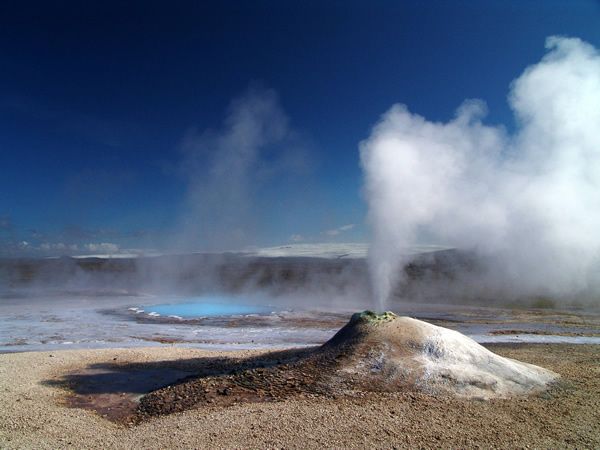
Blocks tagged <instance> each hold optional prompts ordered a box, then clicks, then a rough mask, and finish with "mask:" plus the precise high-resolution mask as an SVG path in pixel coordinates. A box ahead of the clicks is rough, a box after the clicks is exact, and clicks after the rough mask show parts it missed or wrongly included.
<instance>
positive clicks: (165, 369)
mask: <svg viewBox="0 0 600 450" xmlns="http://www.w3.org/2000/svg"><path fill="white" fill-rule="evenodd" d="M313 351H314V348H308V349H291V350H282V351H274V352H267V353H265V354H261V355H257V356H253V357H249V358H232V357H227V358H222V357H202V358H188V359H181V360H174V361H171V360H169V361H152V362H139V363H138V362H119V361H116V360H115V361H112V362H103V363H97V364H90V365H89V366H87V367H86V368H84V369H82V370H78V371H75V372H71V373H67V374H65V375H63V376H62V377H61V378H58V379H50V380H45V381H43V382H42V384H44V385H46V386H52V387H58V388H61V389H65V390H67V391H68V394H67V396H66V397H65V398H64V404H65V406H68V407H74V408H83V409H87V410H91V411H95V412H96V413H98V414H99V415H101V416H102V417H104V418H106V419H108V420H111V421H115V422H120V423H133V415H134V413H135V410H136V408H137V406H138V402H139V399H140V398H141V397H142V396H143V395H144V394H147V393H149V392H152V391H155V390H157V389H160V388H163V387H166V386H170V385H171V386H172V385H177V384H180V383H184V382H186V381H188V380H190V379H196V378H203V377H218V376H221V375H234V374H236V373H239V372H243V371H245V370H248V369H253V368H259V367H264V368H267V367H273V366H277V365H280V364H289V363H293V362H294V361H297V360H299V359H300V358H302V357H304V356H306V355H308V354H310V353H312V352H313Z"/></svg>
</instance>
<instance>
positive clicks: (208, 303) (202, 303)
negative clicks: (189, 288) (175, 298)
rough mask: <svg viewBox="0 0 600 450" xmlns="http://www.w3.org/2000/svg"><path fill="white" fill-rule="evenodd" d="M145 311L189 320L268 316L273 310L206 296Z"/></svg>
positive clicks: (232, 299) (155, 306) (149, 307)
mask: <svg viewBox="0 0 600 450" xmlns="http://www.w3.org/2000/svg"><path fill="white" fill-rule="evenodd" d="M145 310H146V311H147V312H156V313H158V314H160V315H163V316H179V317H184V318H190V317H216V316H238V315H246V314H269V313H270V312H272V311H273V308H272V307H267V306H261V305H250V304H244V303H240V299H238V298H235V297H224V296H207V297H197V298H194V299H186V301H185V302H182V303H166V304H161V305H151V306H148V307H146V308H145Z"/></svg>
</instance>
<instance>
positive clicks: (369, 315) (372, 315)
mask: <svg viewBox="0 0 600 450" xmlns="http://www.w3.org/2000/svg"><path fill="white" fill-rule="evenodd" d="M396 317H398V316H397V315H396V314H394V313H393V312H391V311H385V312H383V313H380V314H377V313H376V312H374V311H371V310H368V309H367V310H365V311H363V312H359V313H354V314H352V318H351V319H350V322H355V321H358V320H364V321H366V322H368V323H371V324H378V323H384V322H391V321H392V320H394V319H395V318H396Z"/></svg>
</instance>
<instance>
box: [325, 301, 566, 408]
mask: <svg viewBox="0 0 600 450" xmlns="http://www.w3.org/2000/svg"><path fill="white" fill-rule="evenodd" d="M319 353H321V354H322V356H327V357H332V358H333V359H334V360H335V361H336V368H335V371H334V373H332V374H331V375H334V376H332V377H331V379H330V381H332V382H335V383H338V384H340V385H345V386H347V387H348V388H351V389H365V390H376V391H401V390H418V391H423V392H426V393H431V394H451V395H457V396H461V397H479V398H492V397H506V396H510V395H520V394H529V393H532V392H537V391H541V390H544V389H546V388H547V386H548V385H549V383H551V382H552V381H554V380H556V379H557V378H558V375H557V374H555V373H554V372H551V371H549V370H546V369H543V368H541V367H537V366H534V365H531V364H526V363H522V362H519V361H515V360H512V359H509V358H503V357H501V356H499V355H496V354H495V353H492V352H490V351H489V350H487V349H486V348H485V347H483V346H481V345H479V344H478V343H477V342H475V341H473V340H472V339H470V338H468V337H467V336H465V335H463V334H461V333H459V332H457V331H453V330H449V329H447V328H442V327H438V326H435V325H431V324H429V323H426V322H423V321H420V320H417V319H412V318H409V317H398V316H396V315H395V314H393V313H390V312H386V313H383V314H375V313H373V312H370V311H365V312H363V313H357V314H354V315H353V316H352V319H351V320H350V322H349V323H348V324H347V325H346V326H344V327H343V328H342V329H341V330H340V331H339V332H338V333H337V334H336V335H335V336H334V337H333V338H332V339H331V340H330V341H328V342H327V343H326V344H324V345H323V346H322V348H321V350H320V352H319Z"/></svg>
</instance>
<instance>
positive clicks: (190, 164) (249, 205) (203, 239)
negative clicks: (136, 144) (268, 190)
mask: <svg viewBox="0 0 600 450" xmlns="http://www.w3.org/2000/svg"><path fill="white" fill-rule="evenodd" d="M183 151H184V163H183V169H184V172H185V174H186V176H187V178H188V181H189V188H188V195H187V206H188V207H187V210H186V211H185V215H184V217H185V221H184V222H185V223H184V224H183V226H182V228H183V230H182V232H181V233H179V234H180V236H179V240H180V241H181V242H180V243H179V246H180V247H183V248H185V249H189V248H199V249H202V250H230V249H240V248H242V247H243V246H244V245H246V244H248V243H254V241H253V238H255V237H256V236H255V235H256V227H257V226H258V225H259V224H258V223H257V220H258V219H257V215H256V214H254V213H253V210H254V209H255V208H256V201H255V200H256V198H257V197H259V195H258V191H259V189H260V187H261V185H263V184H265V182H266V181H267V179H269V178H273V177H274V175H282V174H285V175H288V176H289V175H290V173H294V172H295V171H298V170H300V169H301V167H300V166H302V163H303V160H302V158H303V155H304V153H303V150H302V148H301V145H300V143H299V141H298V138H297V133H296V132H295V131H294V130H293V129H292V128H291V127H290V126H289V123H288V118H287V116H286V114H285V112H284V111H283V109H282V107H281V106H280V103H279V99H278V96H277V94H276V92H275V91H273V90H271V89H265V88H262V87H256V86H255V87H251V88H249V89H248V90H247V91H246V92H245V93H244V95H242V96H241V97H239V98H237V99H235V100H234V101H233V102H232V103H231V105H230V108H229V111H228V115H227V118H226V120H225V122H224V124H223V127H222V128H221V129H220V130H217V131H214V130H205V131H203V132H200V133H198V132H196V131H192V132H190V133H189V134H188V136H187V137H186V139H185V140H184V142H183ZM290 155H294V158H291V157H290ZM299 167H300V169H299Z"/></svg>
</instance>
